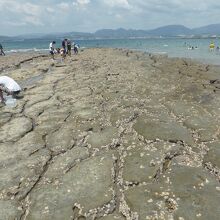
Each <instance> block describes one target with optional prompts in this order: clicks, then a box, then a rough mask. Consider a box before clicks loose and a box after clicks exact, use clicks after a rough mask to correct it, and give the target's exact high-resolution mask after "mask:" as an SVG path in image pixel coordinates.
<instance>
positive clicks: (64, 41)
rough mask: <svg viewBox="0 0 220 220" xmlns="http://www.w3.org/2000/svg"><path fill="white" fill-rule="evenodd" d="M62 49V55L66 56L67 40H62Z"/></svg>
mask: <svg viewBox="0 0 220 220" xmlns="http://www.w3.org/2000/svg"><path fill="white" fill-rule="evenodd" d="M62 48H63V49H64V53H65V55H66V53H67V39H64V40H63V41H62Z"/></svg>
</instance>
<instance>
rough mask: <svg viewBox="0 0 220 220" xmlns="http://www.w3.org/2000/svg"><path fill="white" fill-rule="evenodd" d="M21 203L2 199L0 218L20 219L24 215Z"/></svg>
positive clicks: (3, 219) (6, 219) (5, 219)
mask: <svg viewBox="0 0 220 220" xmlns="http://www.w3.org/2000/svg"><path fill="white" fill-rule="evenodd" d="M18 206H19V204H18V203H16V202H14V201H4V200H0V210H1V212H0V219H2V220H12V219H19V218H20V216H21V215H22V208H21V207H20V208H18Z"/></svg>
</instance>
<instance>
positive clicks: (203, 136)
mask: <svg viewBox="0 0 220 220" xmlns="http://www.w3.org/2000/svg"><path fill="white" fill-rule="evenodd" d="M184 125H185V126H187V127H188V128H191V129H194V130H197V131H198V133H199V135H200V140H201V141H210V140H212V139H216V137H217V135H219V132H218V130H217V124H216V119H214V118H211V117H210V116H207V115H204V117H200V116H194V117H189V118H187V119H186V120H185V121H184Z"/></svg>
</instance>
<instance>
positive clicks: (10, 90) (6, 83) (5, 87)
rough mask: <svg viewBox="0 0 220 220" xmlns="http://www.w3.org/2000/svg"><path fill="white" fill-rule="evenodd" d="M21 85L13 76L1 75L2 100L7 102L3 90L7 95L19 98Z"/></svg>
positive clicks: (0, 89)
mask: <svg viewBox="0 0 220 220" xmlns="http://www.w3.org/2000/svg"><path fill="white" fill-rule="evenodd" d="M20 91H21V87H20V86H19V85H18V83H17V82H15V81H14V80H13V79H12V78H10V77H8V76H0V102H1V103H3V104H4V103H5V100H4V97H3V92H4V93H6V94H7V95H12V97H13V98H17V95H18V94H19V93H20Z"/></svg>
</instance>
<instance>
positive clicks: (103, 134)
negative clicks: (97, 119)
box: [87, 127, 118, 148]
mask: <svg viewBox="0 0 220 220" xmlns="http://www.w3.org/2000/svg"><path fill="white" fill-rule="evenodd" d="M117 133H118V131H117V129H116V128H114V127H108V128H105V129H103V130H101V131H99V132H96V133H92V134H91V135H90V136H89V138H88V141H87V142H88V143H89V144H91V146H92V147H94V148H96V147H97V148H100V147H102V146H103V147H104V146H107V145H109V144H111V143H112V141H113V139H114V138H117V135H118V134H117Z"/></svg>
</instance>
